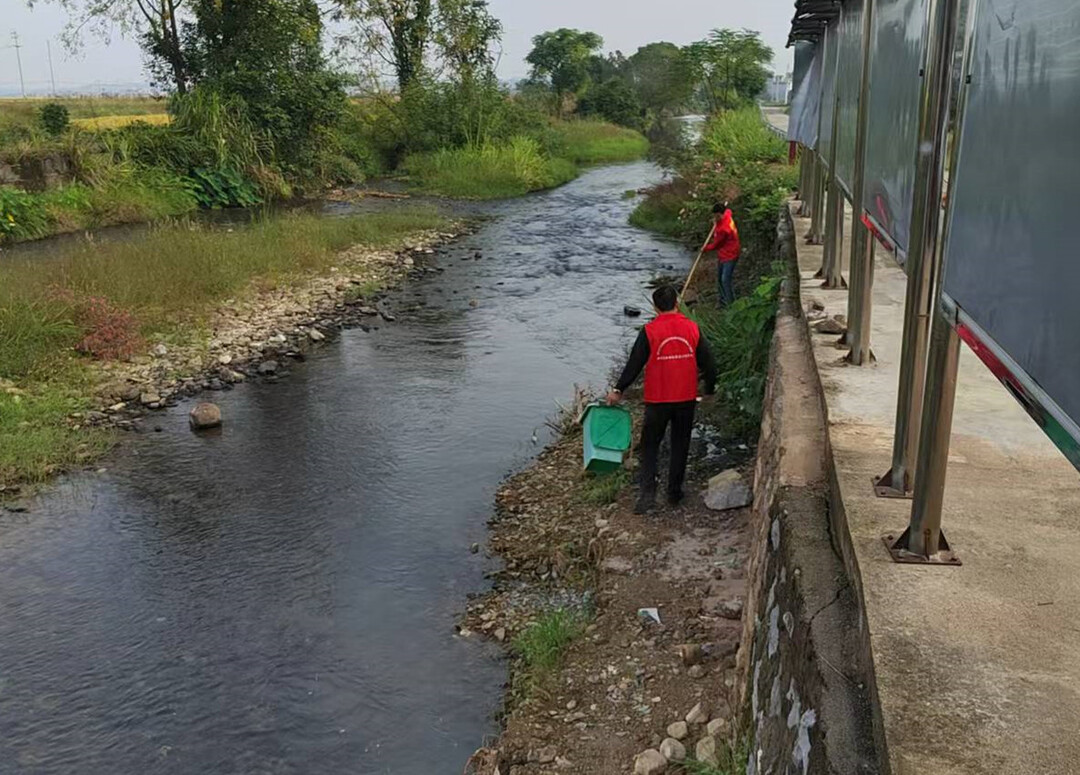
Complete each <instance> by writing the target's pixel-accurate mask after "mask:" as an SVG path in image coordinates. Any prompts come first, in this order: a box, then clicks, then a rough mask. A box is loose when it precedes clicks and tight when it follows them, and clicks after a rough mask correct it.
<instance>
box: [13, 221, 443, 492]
mask: <svg viewBox="0 0 1080 775" xmlns="http://www.w3.org/2000/svg"><path fill="white" fill-rule="evenodd" d="M462 228H463V227H462V225H461V224H459V223H453V222H451V221H448V220H447V219H445V218H443V217H442V216H440V215H438V214H437V213H436V212H435V211H434V210H431V209H428V208H403V209H402V210H401V211H399V212H396V213H384V214H367V215H358V216H348V217H345V218H330V217H319V216H312V215H296V214H294V215H289V216H282V217H280V218H276V219H272V220H269V221H266V222H261V223H257V224H255V225H253V226H251V227H248V228H238V229H228V230H224V229H214V228H211V227H208V226H195V225H191V226H180V225H177V226H171V227H166V228H162V229H159V230H157V231H154V232H152V233H151V234H150V235H148V236H147V237H145V238H144V239H140V240H139V241H138V242H137V243H126V242H122V241H121V242H116V243H108V242H102V243H94V242H80V243H77V244H71V245H65V246H63V247H61V248H59V249H58V251H56V253H55V254H53V255H49V256H32V257H26V258H23V259H19V260H16V259H11V258H9V259H7V260H6V261H5V262H4V263H3V264H2V265H0V288H2V289H3V290H2V291H0V299H2V302H0V332H2V333H3V336H0V341H2V343H3V344H2V346H0V364H3V366H2V367H0V368H2V372H0V497H10V496H12V495H18V494H20V492H21V491H22V489H23V488H25V486H26V485H33V484H37V483H40V482H42V481H44V480H46V479H47V478H49V477H50V476H52V475H54V474H56V473H60V472H63V471H66V470H71V469H73V468H78V467H85V466H88V465H91V464H92V463H93V462H94V461H95V460H96V459H97V458H99V457H100V456H101V455H102V454H103V453H105V452H106V451H108V450H109V449H110V448H111V447H112V446H113V445H114V444H115V443H116V441H117V439H118V436H117V431H131V432H141V431H146V430H150V429H151V428H152V427H153V422H152V415H153V413H154V412H155V411H159V410H162V409H165V408H168V407H170V406H173V405H175V404H176V403H177V402H178V401H179V400H180V399H182V398H183V397H185V396H191V395H194V394H196V393H199V392H201V391H204V390H210V391H215V390H225V389H228V388H229V387H231V386H232V385H234V384H237V383H239V382H243V381H245V380H247V379H254V378H259V379H276V378H278V376H279V375H280V374H281V373H283V372H284V371H286V370H287V368H288V364H289V363H290V362H292V361H294V360H297V359H303V357H304V353H305V351H306V350H308V349H310V348H311V347H315V346H318V345H319V344H320V343H321V342H323V341H324V340H325V339H326V338H327V337H331V336H333V334H334V333H335V332H336V331H337V330H338V329H339V328H341V327H342V326H344V325H348V324H361V325H368V326H371V325H375V326H377V325H379V324H380V323H382V322H386V321H392V320H393V312H392V311H390V310H389V309H387V308H386V306H385V305H384V304H381V302H380V300H381V297H382V294H383V292H384V291H385V290H386V289H387V288H390V287H392V286H394V285H396V284H397V283H399V282H400V281H402V280H403V279H405V278H407V277H409V276H417V275H422V274H425V273H429V272H437V271H440V270H439V269H438V268H437V267H435V266H433V265H432V261H431V260H430V259H431V256H433V255H434V252H435V246H436V245H438V244H439V243H441V242H444V241H447V240H450V239H453V238H454V237H456V236H458V235H459V234H460V233H461V231H462ZM226 420H227V418H226Z"/></svg>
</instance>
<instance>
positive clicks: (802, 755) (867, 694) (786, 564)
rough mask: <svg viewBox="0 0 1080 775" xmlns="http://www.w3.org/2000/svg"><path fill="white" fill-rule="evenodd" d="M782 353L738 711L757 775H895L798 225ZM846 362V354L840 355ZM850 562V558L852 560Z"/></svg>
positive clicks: (783, 312) (761, 469) (766, 434)
mask: <svg viewBox="0 0 1080 775" xmlns="http://www.w3.org/2000/svg"><path fill="white" fill-rule="evenodd" d="M778 231H779V235H778V236H779V241H778V244H779V249H780V251H781V258H782V259H783V260H784V262H785V264H786V265H787V267H788V271H787V277H786V278H785V282H784V286H783V290H782V292H781V302H780V309H779V313H778V316H777V322H776V332H775V335H774V338H773V344H772V352H771V356H770V373H769V382H768V388H767V392H766V397H765V410H764V416H763V420H762V427H761V440H760V446H759V449H758V460H757V469H756V472H755V487H754V506H753V511H754V514H753V519H754V523H753V532H754V536H753V547H752V549H751V554H750V561H749V567H748V600H747V605H746V611H745V614H744V617H743V622H744V630H743V640H742V646H741V649H740V652H739V660H738V675H737V678H736V684H735V690H736V692H737V696H736V698H735V699H736V701H737V703H738V704H737V705H736V707H739V708H742V717H741V719H740V721H741V725H742V728H743V729H744V730H745V731H746V734H747V737H748V740H749V742H750V762H749V764H748V766H747V775H767V773H771V774H772V775H783V774H785V773H797V774H801V775H807V773H843V774H845V775H846V774H847V773H882V774H883V775H884V773H886V772H887V764H885V762H886V761H887V760H886V757H885V756H884V752H885V748H884V744H883V742H882V736H881V734H880V732H879V730H880V729H881V724H880V721H879V716H880V714H879V713H878V712H877V710H876V707H877V705H876V702H875V698H874V690H873V686H874V679H873V666H872V663H871V660H870V657H869V654H870V651H869V642H868V638H867V635H866V632H865V628H864V617H863V616H862V607H861V605H860V603H859V600H860V599H861V596H860V594H859V590H858V584H857V578H858V576H857V568H851V567H848V563H845V559H844V558H851V557H853V556H854V555H853V553H851V552H849V551H845V548H846V547H845V544H846V543H847V542H848V540H849V539H848V536H847V531H846V528H844V527H843V525H842V524H838V523H842V517H839V515H841V514H842V509H836V508H831V507H830V504H831V503H832V502H833V501H834V497H833V495H832V493H834V492H835V491H836V487H835V483H834V482H835V476H834V473H833V466H832V455H831V451H830V448H829V438H828V426H827V422H826V417H827V409H826V405H825V398H824V393H823V391H822V387H821V381H820V378H819V377H818V373H817V367H816V365H815V362H814V357H813V351H812V349H811V344H810V334H809V330H808V327H807V323H806V318H805V316H804V314H803V310H802V308H801V303H800V298H799V284H800V278H799V273H798V268H797V259H796V255H795V244H794V229H793V225H792V223H791V218H790V214H788V213H787V211H786V209H785V213H784V215H783V217H782V218H781V221H780V224H779V227H778ZM838 357H839V355H838ZM848 562H850V559H849V560H848Z"/></svg>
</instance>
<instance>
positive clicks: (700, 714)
mask: <svg viewBox="0 0 1080 775" xmlns="http://www.w3.org/2000/svg"><path fill="white" fill-rule="evenodd" d="M708 721H709V709H708V708H706V707H705V704H704V703H701V702H699V703H698V704H697V705H695V706H694V707H692V708H691V709H690V712H689V713H687V714H686V723H687V724H706V723H708Z"/></svg>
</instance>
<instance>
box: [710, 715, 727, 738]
mask: <svg viewBox="0 0 1080 775" xmlns="http://www.w3.org/2000/svg"><path fill="white" fill-rule="evenodd" d="M705 731H706V732H708V733H709V735H710V736H712V737H727V735H728V732H729V731H731V723H730V722H729V721H728V720H727V719H726V718H719V717H717V718H714V719H713V720H712V721H710V722H709V724H708V726H706V727H705Z"/></svg>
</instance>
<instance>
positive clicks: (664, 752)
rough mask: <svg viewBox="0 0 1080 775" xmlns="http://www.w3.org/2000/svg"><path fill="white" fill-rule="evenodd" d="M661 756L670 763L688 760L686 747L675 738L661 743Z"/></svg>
mask: <svg viewBox="0 0 1080 775" xmlns="http://www.w3.org/2000/svg"><path fill="white" fill-rule="evenodd" d="M660 755H661V756H663V757H664V758H665V759H667V760H668V761H669V762H681V761H682V760H683V759H685V758H686V746H685V745H683V744H682V743H680V742H679V741H678V740H676V739H675V738H673V737H669V738H667V739H666V740H664V742H662V743H660Z"/></svg>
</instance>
